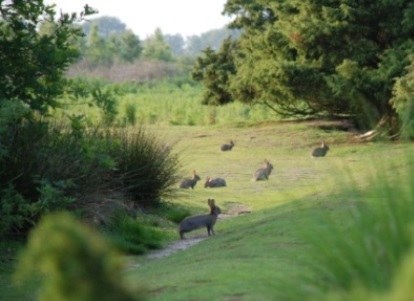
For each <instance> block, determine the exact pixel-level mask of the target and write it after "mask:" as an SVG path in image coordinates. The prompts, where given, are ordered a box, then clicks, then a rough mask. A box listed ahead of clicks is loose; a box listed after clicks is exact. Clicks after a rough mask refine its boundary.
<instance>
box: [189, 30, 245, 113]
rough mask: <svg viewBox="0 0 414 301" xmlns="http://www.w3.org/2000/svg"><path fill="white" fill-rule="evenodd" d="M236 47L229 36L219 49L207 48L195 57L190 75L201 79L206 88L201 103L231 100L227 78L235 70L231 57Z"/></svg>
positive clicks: (219, 103) (224, 102)
mask: <svg viewBox="0 0 414 301" xmlns="http://www.w3.org/2000/svg"><path fill="white" fill-rule="evenodd" d="M236 47H237V44H236V42H234V41H232V39H231V38H230V37H229V38H227V39H226V40H224V42H223V44H222V46H221V48H220V49H219V51H217V52H215V51H214V50H212V49H211V48H207V49H206V50H204V55H203V56H202V57H198V58H197V60H196V64H195V66H194V68H193V71H192V77H193V78H194V79H195V80H198V81H202V82H203V83H204V85H205V86H206V88H207V90H206V92H205V94H204V97H203V104H210V105H222V104H226V103H229V102H231V101H233V98H232V95H231V93H230V91H229V80H230V76H231V75H232V74H234V73H235V71H236V69H235V66H234V59H233V55H234V51H235V49H236Z"/></svg>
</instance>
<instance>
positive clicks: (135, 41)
mask: <svg viewBox="0 0 414 301" xmlns="http://www.w3.org/2000/svg"><path fill="white" fill-rule="evenodd" d="M141 53H142V46H141V41H140V40H139V38H138V36H136V35H135V34H134V33H133V32H132V31H131V30H126V31H124V32H123V33H122V34H121V35H120V36H119V52H118V56H119V57H120V59H121V60H122V61H124V62H129V63H130V62H133V61H134V60H135V59H137V58H138V57H139V56H140V55H141Z"/></svg>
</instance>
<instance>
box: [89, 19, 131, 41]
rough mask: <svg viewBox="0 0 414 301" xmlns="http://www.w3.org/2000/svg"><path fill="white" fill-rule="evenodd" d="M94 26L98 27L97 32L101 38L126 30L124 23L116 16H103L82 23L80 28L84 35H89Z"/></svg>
mask: <svg viewBox="0 0 414 301" xmlns="http://www.w3.org/2000/svg"><path fill="white" fill-rule="evenodd" d="M94 26H97V27H98V29H99V31H98V34H99V36H101V37H103V38H108V37H109V36H110V35H113V34H115V35H120V34H122V33H123V32H125V31H126V25H125V24H124V23H122V22H121V20H119V19H118V18H116V17H108V16H103V17H99V18H95V19H93V20H90V21H88V22H83V23H82V29H83V32H84V33H85V35H89V33H90V31H91V30H92V28H93V27H94Z"/></svg>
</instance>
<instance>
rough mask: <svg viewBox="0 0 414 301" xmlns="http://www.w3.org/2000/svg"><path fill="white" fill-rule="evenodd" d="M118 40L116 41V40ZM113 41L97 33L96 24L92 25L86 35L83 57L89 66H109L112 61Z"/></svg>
mask: <svg viewBox="0 0 414 301" xmlns="http://www.w3.org/2000/svg"><path fill="white" fill-rule="evenodd" d="M116 42H118V41H116ZM114 48H116V45H115V46H114V42H113V41H112V43H111V39H105V38H103V37H101V36H100V35H99V28H98V25H94V26H93V27H92V28H91V31H90V32H89V35H88V41H87V43H86V49H85V51H86V53H85V57H86V59H87V61H88V63H89V64H90V65H91V67H96V66H98V65H105V66H111V65H112V64H113V62H114Z"/></svg>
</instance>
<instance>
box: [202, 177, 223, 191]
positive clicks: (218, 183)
mask: <svg viewBox="0 0 414 301" xmlns="http://www.w3.org/2000/svg"><path fill="white" fill-rule="evenodd" d="M225 186H226V180H224V179H222V178H214V179H212V178H210V177H207V179H206V182H205V183H204V187H205V188H207V187H211V188H213V187H225Z"/></svg>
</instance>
